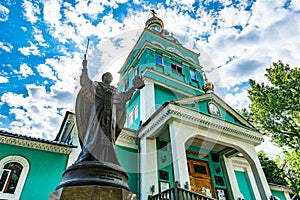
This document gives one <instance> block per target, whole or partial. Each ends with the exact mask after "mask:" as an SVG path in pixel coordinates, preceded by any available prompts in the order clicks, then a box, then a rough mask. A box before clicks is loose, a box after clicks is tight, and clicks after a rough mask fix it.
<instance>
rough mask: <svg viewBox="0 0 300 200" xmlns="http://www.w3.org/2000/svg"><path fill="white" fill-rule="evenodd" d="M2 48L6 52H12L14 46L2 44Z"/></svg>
mask: <svg viewBox="0 0 300 200" xmlns="http://www.w3.org/2000/svg"><path fill="white" fill-rule="evenodd" d="M0 48H1V49H3V50H4V51H6V52H11V50H12V48H13V46H12V45H11V44H10V43H3V42H0Z"/></svg>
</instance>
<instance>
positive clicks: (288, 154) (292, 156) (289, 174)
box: [282, 149, 300, 197]
mask: <svg viewBox="0 0 300 200" xmlns="http://www.w3.org/2000/svg"><path fill="white" fill-rule="evenodd" d="M283 153H284V155H285V156H284V159H283V162H282V166H283V167H284V172H285V177H286V180H287V182H288V186H290V187H292V189H293V191H294V192H295V194H297V195H298V197H300V158H299V153H297V152H296V151H295V150H291V149H289V150H284V151H283Z"/></svg>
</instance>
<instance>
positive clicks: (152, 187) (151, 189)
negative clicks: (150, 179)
mask: <svg viewBox="0 0 300 200" xmlns="http://www.w3.org/2000/svg"><path fill="white" fill-rule="evenodd" d="M150 192H151V193H152V195H153V193H154V192H155V186H154V185H151V187H150Z"/></svg>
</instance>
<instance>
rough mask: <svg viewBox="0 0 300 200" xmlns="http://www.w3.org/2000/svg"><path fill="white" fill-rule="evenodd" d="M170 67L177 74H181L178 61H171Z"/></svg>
mask: <svg viewBox="0 0 300 200" xmlns="http://www.w3.org/2000/svg"><path fill="white" fill-rule="evenodd" d="M171 68H172V70H173V71H175V72H177V73H179V74H182V67H181V66H180V65H179V64H178V63H175V62H172V63H171Z"/></svg>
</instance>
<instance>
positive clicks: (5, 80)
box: [0, 76, 8, 83]
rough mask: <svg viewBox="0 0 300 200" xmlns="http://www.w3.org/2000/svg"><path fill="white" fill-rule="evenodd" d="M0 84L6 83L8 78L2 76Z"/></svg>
mask: <svg viewBox="0 0 300 200" xmlns="http://www.w3.org/2000/svg"><path fill="white" fill-rule="evenodd" d="M0 83H8V78H7V77H4V76H0Z"/></svg>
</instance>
